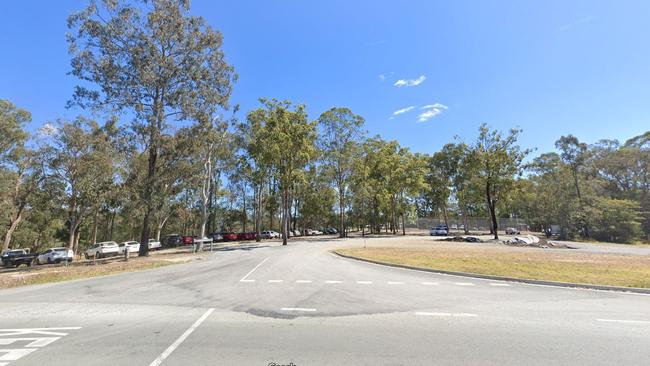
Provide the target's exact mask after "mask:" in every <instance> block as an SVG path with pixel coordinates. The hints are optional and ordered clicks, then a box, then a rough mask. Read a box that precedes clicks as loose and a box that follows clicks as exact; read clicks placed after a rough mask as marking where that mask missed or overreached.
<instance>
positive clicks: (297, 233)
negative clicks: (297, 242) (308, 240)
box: [291, 229, 302, 236]
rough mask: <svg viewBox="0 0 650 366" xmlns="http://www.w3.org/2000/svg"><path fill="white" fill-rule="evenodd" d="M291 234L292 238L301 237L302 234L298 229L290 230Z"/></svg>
mask: <svg viewBox="0 0 650 366" xmlns="http://www.w3.org/2000/svg"><path fill="white" fill-rule="evenodd" d="M291 233H292V234H293V236H301V235H302V233H301V232H300V230H298V229H296V230H291Z"/></svg>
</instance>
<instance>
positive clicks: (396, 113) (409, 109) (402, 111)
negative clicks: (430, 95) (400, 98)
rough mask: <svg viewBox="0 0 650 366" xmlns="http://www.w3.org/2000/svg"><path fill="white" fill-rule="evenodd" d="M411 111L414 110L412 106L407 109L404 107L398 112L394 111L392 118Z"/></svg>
mask: <svg viewBox="0 0 650 366" xmlns="http://www.w3.org/2000/svg"><path fill="white" fill-rule="evenodd" d="M413 109H415V107H414V106H412V105H411V106H408V107H406V108H402V109H398V110H396V111H395V112H393V116H397V115H400V114H404V113H406V112H408V111H411V110H413Z"/></svg>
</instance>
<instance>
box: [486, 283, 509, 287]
mask: <svg viewBox="0 0 650 366" xmlns="http://www.w3.org/2000/svg"><path fill="white" fill-rule="evenodd" d="M490 286H494V287H510V285H509V284H507V283H491V284H490Z"/></svg>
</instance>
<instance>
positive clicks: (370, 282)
mask: <svg viewBox="0 0 650 366" xmlns="http://www.w3.org/2000/svg"><path fill="white" fill-rule="evenodd" d="M357 284H359V285H372V281H357Z"/></svg>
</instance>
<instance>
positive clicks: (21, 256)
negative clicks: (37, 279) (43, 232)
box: [0, 249, 38, 267]
mask: <svg viewBox="0 0 650 366" xmlns="http://www.w3.org/2000/svg"><path fill="white" fill-rule="evenodd" d="M37 255H38V254H31V253H30V252H29V249H10V250H5V251H4V252H2V255H0V258H2V265H3V266H5V267H19V266H21V265H23V264H24V265H27V266H31V265H33V264H34V262H35V259H36V256H37Z"/></svg>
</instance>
